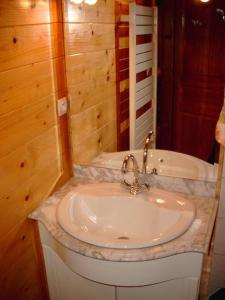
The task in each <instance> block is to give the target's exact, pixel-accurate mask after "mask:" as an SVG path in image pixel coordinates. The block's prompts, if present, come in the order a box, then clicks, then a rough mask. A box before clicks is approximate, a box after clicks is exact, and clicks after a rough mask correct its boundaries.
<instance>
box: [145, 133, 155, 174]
mask: <svg viewBox="0 0 225 300" xmlns="http://www.w3.org/2000/svg"><path fill="white" fill-rule="evenodd" d="M152 135H153V131H152V130H151V131H150V132H149V134H148V135H147V136H146V138H145V143H144V153H143V165H142V173H143V174H146V173H147V162H148V149H149V146H150V144H151V143H152V140H151V138H152Z"/></svg>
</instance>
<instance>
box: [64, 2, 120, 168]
mask: <svg viewBox="0 0 225 300" xmlns="http://www.w3.org/2000/svg"><path fill="white" fill-rule="evenodd" d="M114 5H115V3H114V1H111V0H99V1H98V2H97V4H96V5H93V6H89V5H86V4H81V5H76V4H74V3H71V2H70V1H69V0H67V1H65V2H64V10H65V11H64V18H65V21H66V22H67V23H66V24H65V41H66V44H65V48H66V64H67V66H66V69H67V78H68V93H69V99H70V124H71V140H72V152H73V162H74V163H89V162H90V160H92V159H93V158H94V157H95V156H96V155H98V154H99V153H100V152H101V151H106V150H111V151H113V150H114V151H115V150H116V122H115V115H116V112H115V103H116V97H115V96H116V89H115V88H116V87H115V12H114V9H115V7H114ZM103 23H104V24H103ZM105 135H108V136H105ZM108 137H110V138H108Z"/></svg>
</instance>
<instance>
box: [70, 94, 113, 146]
mask: <svg viewBox="0 0 225 300" xmlns="http://www.w3.org/2000/svg"><path fill="white" fill-rule="evenodd" d="M112 100H113V99H112ZM115 113H116V112H115V107H112V103H111V101H109V100H108V101H104V102H102V103H100V104H97V105H95V106H93V107H91V108H90V109H88V110H86V111H85V112H83V113H80V114H78V115H74V116H72V117H71V133H72V134H71V136H72V143H73V145H74V147H76V146H77V145H79V143H82V141H83V140H85V139H87V138H89V136H90V135H91V134H92V133H93V132H94V131H95V130H97V129H99V128H101V127H103V126H104V125H105V124H107V123H109V122H111V121H113V120H114V118H115ZM81 124H82V126H81Z"/></svg>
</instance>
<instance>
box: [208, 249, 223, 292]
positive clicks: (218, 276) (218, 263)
mask: <svg viewBox="0 0 225 300" xmlns="http://www.w3.org/2000/svg"><path fill="white" fill-rule="evenodd" d="M209 284H210V285H212V286H216V287H220V288H222V287H225V256H223V255H216V254H214V255H213V262H212V271H211V273H210V283H209Z"/></svg>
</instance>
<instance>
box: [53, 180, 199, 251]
mask: <svg viewBox="0 0 225 300" xmlns="http://www.w3.org/2000/svg"><path fill="white" fill-rule="evenodd" d="M194 217H195V207H194V205H193V203H192V202H190V201H188V200H186V199H184V198H182V197H180V196H178V195H176V194H175V193H169V192H165V191H162V190H158V189H155V188H152V189H151V191H149V192H144V193H142V194H139V195H137V196H133V195H131V194H129V192H128V191H127V190H126V189H124V187H123V186H121V185H120V184H119V183H97V184H87V185H81V186H78V187H77V188H75V189H74V191H73V192H70V193H68V194H67V195H66V196H65V197H64V199H63V200H62V201H61V202H60V204H59V206H58V209H57V218H58V222H59V224H60V225H61V226H62V228H63V229H64V230H65V231H66V232H68V233H69V234H71V235H72V236H73V237H75V238H77V239H80V240H82V241H84V242H87V243H90V244H94V245H98V246H103V247H110V248H142V247H148V246H154V245H158V244H162V243H165V242H167V241H170V240H172V239H174V238H176V237H178V236H180V235H181V234H183V233H184V232H185V231H186V230H187V229H188V228H189V226H190V225H191V224H192V222H193V219H194Z"/></svg>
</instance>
